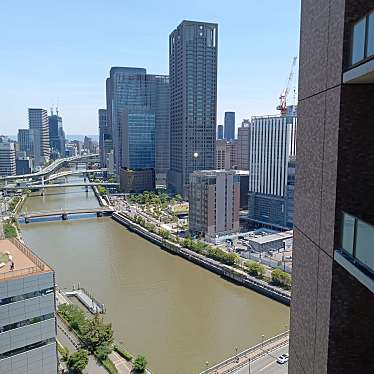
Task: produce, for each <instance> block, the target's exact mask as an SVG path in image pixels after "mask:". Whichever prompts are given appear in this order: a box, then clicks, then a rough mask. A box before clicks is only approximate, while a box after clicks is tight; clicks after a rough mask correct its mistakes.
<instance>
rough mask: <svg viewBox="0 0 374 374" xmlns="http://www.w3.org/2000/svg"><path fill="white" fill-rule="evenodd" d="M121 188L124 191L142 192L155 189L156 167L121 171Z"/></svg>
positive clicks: (123, 169)
mask: <svg viewBox="0 0 374 374" xmlns="http://www.w3.org/2000/svg"><path fill="white" fill-rule="evenodd" d="M120 188H121V191H122V192H124V193H142V192H144V191H153V190H154V189H155V170H154V169H138V170H132V169H125V168H122V169H121V171H120Z"/></svg>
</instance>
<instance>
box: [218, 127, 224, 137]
mask: <svg viewBox="0 0 374 374" xmlns="http://www.w3.org/2000/svg"><path fill="white" fill-rule="evenodd" d="M217 139H218V140H221V139H223V125H218V126H217Z"/></svg>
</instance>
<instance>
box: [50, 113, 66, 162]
mask: <svg viewBox="0 0 374 374" xmlns="http://www.w3.org/2000/svg"><path fill="white" fill-rule="evenodd" d="M48 128H49V146H50V148H51V152H57V153H58V155H59V157H64V156H65V132H64V129H63V127H62V117H61V116H59V115H58V109H56V114H53V109H52V110H51V115H50V116H49V117H48Z"/></svg>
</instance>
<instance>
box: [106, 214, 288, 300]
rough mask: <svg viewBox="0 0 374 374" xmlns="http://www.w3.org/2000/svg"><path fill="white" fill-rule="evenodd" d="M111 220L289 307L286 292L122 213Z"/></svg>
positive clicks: (169, 250)
mask: <svg viewBox="0 0 374 374" xmlns="http://www.w3.org/2000/svg"><path fill="white" fill-rule="evenodd" d="M112 218H113V219H114V220H115V221H117V222H119V223H121V224H122V225H124V226H126V227H127V228H128V229H129V230H131V231H133V232H135V233H137V234H139V235H141V236H142V237H143V238H145V239H147V240H149V241H151V242H153V243H154V244H156V245H158V246H160V247H161V248H163V249H165V250H167V251H168V252H170V253H174V254H177V255H179V256H181V257H183V258H185V259H187V260H189V261H191V262H193V263H195V264H197V265H199V266H202V267H204V268H206V269H208V270H210V271H212V272H214V273H216V274H218V275H220V276H222V277H224V278H226V279H228V280H230V281H232V282H234V283H237V284H240V285H243V286H245V287H247V288H250V289H252V290H254V291H256V292H258V293H261V294H263V295H265V296H268V297H270V298H272V299H274V300H276V301H279V302H281V303H283V304H285V305H290V301H291V297H290V294H289V293H288V292H285V291H282V290H279V289H277V288H275V287H272V286H271V285H269V284H267V283H266V282H264V281H261V280H259V279H256V278H254V277H251V276H249V275H248V274H247V273H245V272H244V271H240V270H238V269H235V268H233V267H231V266H227V265H224V264H221V263H220V262H218V261H215V260H212V259H210V258H208V257H205V256H202V255H199V254H197V253H195V252H193V251H191V250H189V249H187V248H183V247H181V246H180V245H178V244H176V243H173V242H171V241H169V240H166V239H163V238H162V237H161V236H159V235H157V234H154V233H151V232H149V231H148V230H146V229H145V228H144V227H142V226H140V225H138V224H136V223H134V222H133V221H131V220H130V219H129V218H128V217H126V216H125V215H124V214H122V213H118V212H114V213H113V214H112Z"/></svg>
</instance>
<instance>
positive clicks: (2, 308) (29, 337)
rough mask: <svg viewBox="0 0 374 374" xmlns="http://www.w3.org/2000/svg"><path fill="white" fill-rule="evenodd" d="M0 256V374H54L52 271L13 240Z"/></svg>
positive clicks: (0, 245) (3, 244) (3, 243)
mask: <svg viewBox="0 0 374 374" xmlns="http://www.w3.org/2000/svg"><path fill="white" fill-rule="evenodd" d="M0 253H1V258H2V263H1V264H0V373H4V374H5V373H7V374H16V373H17V374H18V373H27V374H57V365H58V363H57V349H56V318H55V288H54V287H55V277H54V272H53V270H52V269H51V268H49V266H48V265H46V264H45V263H44V262H43V261H42V260H40V259H39V258H38V257H37V256H35V255H34V254H33V253H32V252H31V250H30V249H29V248H27V247H26V246H25V245H24V244H23V243H21V242H20V241H18V240H17V239H11V240H8V239H6V240H0ZM12 266H13V269H12V268H11V267H12Z"/></svg>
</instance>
